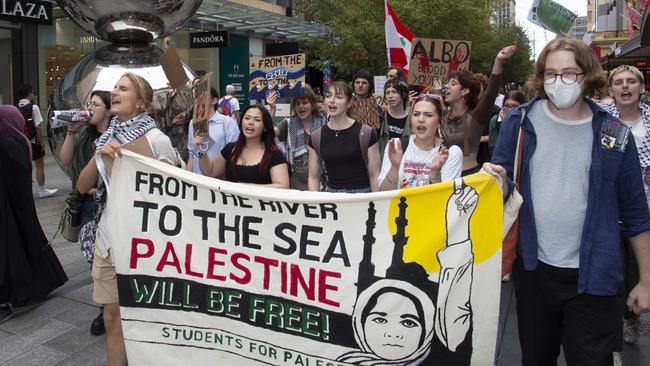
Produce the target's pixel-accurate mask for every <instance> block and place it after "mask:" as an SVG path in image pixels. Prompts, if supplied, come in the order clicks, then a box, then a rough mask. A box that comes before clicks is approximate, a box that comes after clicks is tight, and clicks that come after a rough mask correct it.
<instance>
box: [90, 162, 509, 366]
mask: <svg viewBox="0 0 650 366" xmlns="http://www.w3.org/2000/svg"><path fill="white" fill-rule="evenodd" d="M501 202H502V198H501V191H500V189H499V188H498V186H497V184H496V182H495V181H494V180H493V179H492V178H490V177H489V176H487V175H485V174H482V173H479V174H475V175H472V176H468V177H464V178H459V179H457V180H455V181H453V182H445V183H441V184H436V185H430V186H425V187H418V188H409V189H404V190H400V191H390V192H379V193H370V194H356V195H350V194H332V193H320V192H299V191H295V190H281V189H269V188H262V187H253V186H251V185H241V184H236V183H229V182H224V181H219V180H215V179H210V178H207V177H203V176H199V175H194V174H192V173H191V172H188V171H185V170H182V169H177V168H175V167H172V166H170V165H166V164H164V163H161V162H158V161H155V160H151V159H147V158H144V157H141V156H138V155H135V154H133V153H131V152H129V151H124V153H123V157H122V158H119V159H117V161H116V162H115V165H114V166H113V173H112V179H111V185H110V194H109V199H108V202H107V207H106V210H105V211H104V215H105V216H104V217H103V219H102V223H101V224H100V225H106V227H107V228H119V230H107V232H108V233H109V234H108V235H109V237H108V238H107V239H108V242H110V243H112V249H111V252H112V254H113V259H114V261H115V266H116V270H117V281H118V287H119V300H120V306H121V316H122V324H123V331H124V339H125V344H126V349H127V354H128V360H129V364H130V365H150V364H158V365H179V364H209V363H210V364H220V365H268V364H270V365H303V366H306V365H310V366H317V365H321V366H326V365H407V364H408V365H419V364H421V365H431V364H434V363H436V364H441V365H492V364H493V360H494V350H495V344H496V333H497V322H498V309H499V303H498V302H499V291H500V268H501V236H502V232H501V231H502V226H501V220H500V217H501V210H502V207H501ZM100 231H101V230H100ZM101 232H104V231H101Z"/></svg>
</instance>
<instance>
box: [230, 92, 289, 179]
mask: <svg viewBox="0 0 650 366" xmlns="http://www.w3.org/2000/svg"><path fill="white" fill-rule="evenodd" d="M249 109H257V110H259V111H260V112H262V122H264V131H263V132H262V142H263V143H264V156H262V161H260V174H264V173H265V172H267V171H268V170H269V168H270V165H271V152H273V151H280V149H279V148H278V146H277V145H276V144H275V130H274V129H273V127H274V126H273V118H272V117H271V114H270V113H269V111H268V110H266V108H264V107H262V106H260V105H249V106H248V107H246V108H245V109H244V110H243V112H242V113H241V117H239V131H240V132H239V138H238V139H237V141H236V142H235V146H234V147H233V149H232V155H231V156H230V163H231V164H230V169H232V173H233V175H234V174H235V165H237V160H239V157H240V156H241V153H242V151H243V150H244V146H246V137H244V133H243V132H242V131H243V129H242V121H243V120H244V116H245V115H246V112H248V110H249Z"/></svg>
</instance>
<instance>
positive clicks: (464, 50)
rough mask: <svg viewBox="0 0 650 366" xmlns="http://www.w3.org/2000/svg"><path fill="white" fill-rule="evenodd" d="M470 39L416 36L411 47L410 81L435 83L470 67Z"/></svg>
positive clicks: (422, 83) (414, 83) (423, 83)
mask: <svg viewBox="0 0 650 366" xmlns="http://www.w3.org/2000/svg"><path fill="white" fill-rule="evenodd" d="M471 45H472V43H471V42H469V41H454V40H449V39H431V38H415V39H413V43H412V48H411V62H410V66H409V78H408V82H409V84H412V85H429V86H432V85H434V82H435V81H436V80H438V81H440V82H444V81H446V80H447V79H448V78H449V75H450V74H451V73H452V72H454V71H456V70H461V69H462V70H466V69H468V68H469V59H470V54H471Z"/></svg>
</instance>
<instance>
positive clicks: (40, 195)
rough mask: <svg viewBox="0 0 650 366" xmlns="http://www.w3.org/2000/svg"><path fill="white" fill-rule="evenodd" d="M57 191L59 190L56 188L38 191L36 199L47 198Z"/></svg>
mask: <svg viewBox="0 0 650 366" xmlns="http://www.w3.org/2000/svg"><path fill="white" fill-rule="evenodd" d="M58 191H59V190H58V189H56V188H54V189H47V188H43V189H39V190H38V198H45V197H49V196H51V195H53V194H55V193H56V192H58Z"/></svg>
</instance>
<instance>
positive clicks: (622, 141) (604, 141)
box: [600, 119, 630, 152]
mask: <svg viewBox="0 0 650 366" xmlns="http://www.w3.org/2000/svg"><path fill="white" fill-rule="evenodd" d="M629 136H630V128H629V127H627V126H626V125H624V124H622V123H621V122H618V121H616V120H609V119H608V120H607V121H605V123H603V126H602V128H601V129H600V147H602V148H603V149H607V150H615V151H620V152H624V151H625V147H626V146H627V139H628V137H629Z"/></svg>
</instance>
